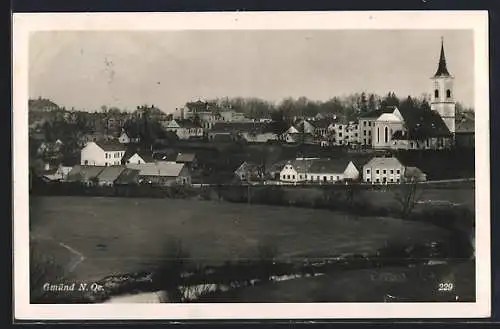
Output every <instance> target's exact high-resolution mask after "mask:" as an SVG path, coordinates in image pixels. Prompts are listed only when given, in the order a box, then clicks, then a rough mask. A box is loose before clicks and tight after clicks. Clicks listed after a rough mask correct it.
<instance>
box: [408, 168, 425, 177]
mask: <svg viewBox="0 0 500 329" xmlns="http://www.w3.org/2000/svg"><path fill="white" fill-rule="evenodd" d="M423 175H425V174H424V173H423V172H422V170H420V169H419V168H417V167H406V168H405V173H404V176H405V177H421V176H423Z"/></svg>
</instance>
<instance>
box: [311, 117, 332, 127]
mask: <svg viewBox="0 0 500 329" xmlns="http://www.w3.org/2000/svg"><path fill="white" fill-rule="evenodd" d="M334 122H335V120H332V119H329V118H322V119H318V120H315V121H313V122H311V124H312V125H313V126H314V127H315V128H319V129H322V128H328V127H329V126H330V125H331V124H332V123H334Z"/></svg>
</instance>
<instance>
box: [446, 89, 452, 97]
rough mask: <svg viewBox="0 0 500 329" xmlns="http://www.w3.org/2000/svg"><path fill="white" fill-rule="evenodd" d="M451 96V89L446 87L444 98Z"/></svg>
mask: <svg viewBox="0 0 500 329" xmlns="http://www.w3.org/2000/svg"><path fill="white" fill-rule="evenodd" d="M450 97H451V90H449V89H447V90H446V98H450Z"/></svg>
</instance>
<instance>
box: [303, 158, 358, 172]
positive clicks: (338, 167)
mask: <svg viewBox="0 0 500 329" xmlns="http://www.w3.org/2000/svg"><path fill="white" fill-rule="evenodd" d="M350 162H351V161H350V160H349V159H319V160H313V162H312V165H311V167H310V168H309V171H310V172H312V173H343V172H344V171H345V169H346V168H347V166H348V165H349V163H350Z"/></svg>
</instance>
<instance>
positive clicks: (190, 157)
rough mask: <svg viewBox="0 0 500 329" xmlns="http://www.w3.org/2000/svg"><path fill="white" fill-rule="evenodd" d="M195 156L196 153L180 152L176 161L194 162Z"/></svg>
mask: <svg viewBox="0 0 500 329" xmlns="http://www.w3.org/2000/svg"><path fill="white" fill-rule="evenodd" d="M195 158H196V154H194V153H182V152H179V154H177V157H176V159H175V161H176V162H193V161H194V159H195Z"/></svg>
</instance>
